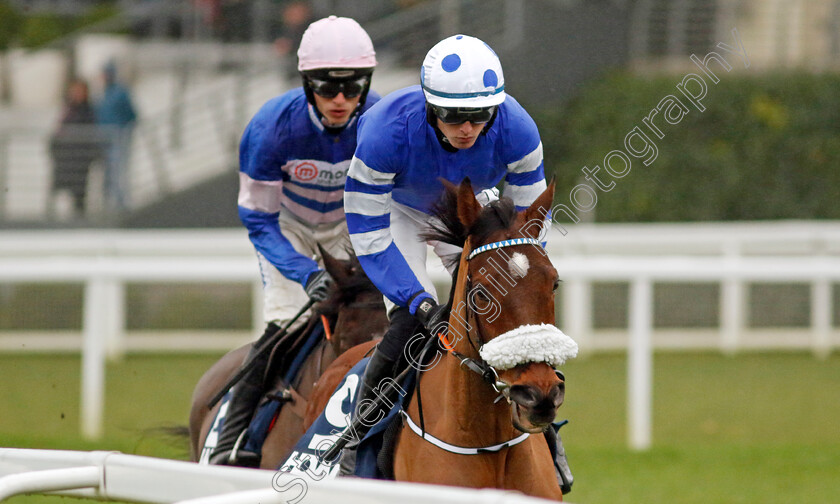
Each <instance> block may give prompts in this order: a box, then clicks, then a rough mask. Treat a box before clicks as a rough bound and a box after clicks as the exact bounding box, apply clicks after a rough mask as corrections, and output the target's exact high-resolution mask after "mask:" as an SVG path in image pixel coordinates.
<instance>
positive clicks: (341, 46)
mask: <svg viewBox="0 0 840 504" xmlns="http://www.w3.org/2000/svg"><path fill="white" fill-rule="evenodd" d="M297 55H298V70H300V71H306V70H317V69H321V68H373V67H375V66H376V52H375V51H374V50H373V42H371V40H370V37H369V36H368V34H367V32H366V31H365V30H364V28H362V27H361V26H360V25H359V23H357V22H356V21H355V20H353V19H350V18H346V17H336V16H330V17H328V18H324V19H319V20H318V21H315V22H314V23H312V24H311V25H309V28H307V29H306V31H305V32H304V33H303V38H302V39H301V42H300V48H299V49H298V52H297Z"/></svg>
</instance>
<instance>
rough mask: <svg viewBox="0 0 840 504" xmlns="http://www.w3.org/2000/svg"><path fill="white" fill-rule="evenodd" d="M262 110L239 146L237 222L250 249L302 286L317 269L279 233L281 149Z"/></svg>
mask: <svg viewBox="0 0 840 504" xmlns="http://www.w3.org/2000/svg"><path fill="white" fill-rule="evenodd" d="M265 112H266V111H265V110H262V111H261V112H260V113H258V115H257V116H256V117H255V118H254V119H253V120H252V121H251V123H250V124H249V125H248V127H247V128H246V129H245V133H244V134H243V135H242V140H241V142H240V145H239V196H238V200H237V206H238V209H239V219H240V220H241V221H242V224H244V225H245V227H246V228H247V229H248V237H249V238H250V240H251V243H252V244H253V245H254V248H255V249H256V250H257V251H258V252H259V253H260V254H262V255H263V256H264V257H265V258H266V259H268V261H269V262H271V264H272V265H274V267H275V268H277V270H278V271H280V273H282V274H283V276H285V277H286V278H288V279H290V280H293V281H295V282H298V283H300V284H301V285H305V283H306V280H307V279H308V278H309V275H311V274H312V273H313V272H315V271H317V270H318V263H316V262H315V261H314V260H312V259H310V258H309V257H306V256H305V255H303V254H301V253H300V252H298V251H297V250H295V248H294V246H293V245H292V244H291V243H290V242H289V240H287V239H286V237H285V236H283V233H282V232H281V231H280V222H279V221H278V217H279V215H280V207H281V205H280V194H281V190H282V186H283V182H282V172H281V168H282V164H283V162H284V161H283V158H282V154H281V152H282V149H281V148H280V146H279V145H277V138H276V133H275V129H274V128H273V127H271V126H269V124H271V125H273V122H270V121H266V120H265V118H264V117H263V115H264V114H265Z"/></svg>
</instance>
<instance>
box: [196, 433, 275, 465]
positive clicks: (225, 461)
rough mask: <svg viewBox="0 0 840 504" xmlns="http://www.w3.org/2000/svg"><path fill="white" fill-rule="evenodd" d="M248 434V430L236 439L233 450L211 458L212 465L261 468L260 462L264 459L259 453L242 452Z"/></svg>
mask: <svg viewBox="0 0 840 504" xmlns="http://www.w3.org/2000/svg"><path fill="white" fill-rule="evenodd" d="M247 434H248V429H245V430H243V431H242V433H241V434H239V437H238V438H236V442H235V443H234V444H233V448H231V449H230V450H227V451H223V452H220V453H217V454H215V455H213V456H211V457H210V461H209V462H210V464H211V465H227V466H239V467H252V468H255V467H259V466H260V460H261V459H262V456H261V455H260V454H259V453H254V452H249V451H245V450H240V448H241V447H242V445H243V444H244V443H245V436H246V435H247Z"/></svg>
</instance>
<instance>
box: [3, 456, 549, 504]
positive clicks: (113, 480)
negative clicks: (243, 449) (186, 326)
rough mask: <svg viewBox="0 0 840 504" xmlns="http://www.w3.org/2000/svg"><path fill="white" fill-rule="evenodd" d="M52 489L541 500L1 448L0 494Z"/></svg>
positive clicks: (382, 501) (133, 496)
mask: <svg viewBox="0 0 840 504" xmlns="http://www.w3.org/2000/svg"><path fill="white" fill-rule="evenodd" d="M47 492H50V493H54V494H58V495H66V496H72V497H87V498H95V499H99V500H118V501H129V502H145V503H151V504H171V503H180V504H188V503H189V504H253V503H254V502H260V503H263V504H275V503H276V504H281V503H282V504H297V503H305V504H332V503H334V502H341V503H342V504H391V503H393V502H399V503H400V504H427V503H429V502H435V503H440V504H540V503H546V502H549V501H545V500H543V499H535V498H531V497H525V496H522V495H520V494H516V493H513V492H507V491H500V490H489V489H482V490H473V489H466V488H454V487H443V486H436V485H420V484H411V483H395V482H390V481H374V480H361V479H357V478H338V479H333V480H320V481H317V480H315V479H310V478H304V477H302V476H289V475H285V474H281V473H277V472H274V471H264V470H257V469H243V468H238V467H223V466H207V465H199V464H195V463H192V462H183V461H177V460H166V459H157V458H151V457H141V456H137V455H123V454H121V453H118V452H101V451H100V452H78V451H60V450H28V449H14V448H0V501H3V500H5V499H8V498H10V497H13V496H15V495H20V494H24V493H47Z"/></svg>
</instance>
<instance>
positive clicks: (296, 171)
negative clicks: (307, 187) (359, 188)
mask: <svg viewBox="0 0 840 504" xmlns="http://www.w3.org/2000/svg"><path fill="white" fill-rule="evenodd" d="M319 166H320V168H319ZM349 169H350V162H349V161H342V162H341V163H336V164H334V165H333V164H330V163H326V162H313V161H301V162H300V163H298V164H296V165H294V166H293V167H291V169H290V170H289V172H290V174H291V176H292V179H293V180H295V181H297V182H312V181H314V180H315V179H317V182H318V183H324V182H328V183H330V184H331V185H333V184H343V183H344V179H346V178H347V171H348V170H349Z"/></svg>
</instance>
